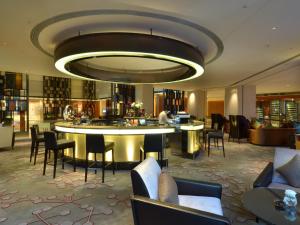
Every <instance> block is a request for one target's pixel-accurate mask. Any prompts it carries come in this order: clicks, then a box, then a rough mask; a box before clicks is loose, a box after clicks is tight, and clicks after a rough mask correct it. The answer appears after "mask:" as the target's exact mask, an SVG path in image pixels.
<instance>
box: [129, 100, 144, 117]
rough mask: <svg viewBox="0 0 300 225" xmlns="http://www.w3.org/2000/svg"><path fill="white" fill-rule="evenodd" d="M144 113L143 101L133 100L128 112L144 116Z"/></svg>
mask: <svg viewBox="0 0 300 225" xmlns="http://www.w3.org/2000/svg"><path fill="white" fill-rule="evenodd" d="M143 114H144V110H143V103H142V102H133V103H131V105H130V108H129V110H128V112H127V115H128V116H142V115H143Z"/></svg>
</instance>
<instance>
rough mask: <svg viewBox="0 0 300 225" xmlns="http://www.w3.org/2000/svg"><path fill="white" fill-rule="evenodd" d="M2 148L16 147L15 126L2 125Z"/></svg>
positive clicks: (0, 128) (0, 146) (0, 139)
mask: <svg viewBox="0 0 300 225" xmlns="http://www.w3.org/2000/svg"><path fill="white" fill-rule="evenodd" d="M0 137H1V138H0V148H7V147H11V148H13V147H14V128H13V127H12V126H7V127H0Z"/></svg>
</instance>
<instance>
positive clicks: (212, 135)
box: [207, 126, 225, 158]
mask: <svg viewBox="0 0 300 225" xmlns="http://www.w3.org/2000/svg"><path fill="white" fill-rule="evenodd" d="M210 139H213V140H214V142H215V144H216V141H217V148H219V142H218V140H219V139H221V140H222V148H223V156H224V158H225V149H224V126H223V127H222V130H218V131H214V132H209V133H208V134H207V141H208V157H209V154H210Z"/></svg>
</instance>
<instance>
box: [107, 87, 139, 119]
mask: <svg viewBox="0 0 300 225" xmlns="http://www.w3.org/2000/svg"><path fill="white" fill-rule="evenodd" d="M111 85H112V87H111V91H112V93H111V96H112V114H113V115H114V116H125V115H126V112H127V110H128V109H129V108H130V107H131V103H133V102H134V101H135V86H134V85H127V84H111Z"/></svg>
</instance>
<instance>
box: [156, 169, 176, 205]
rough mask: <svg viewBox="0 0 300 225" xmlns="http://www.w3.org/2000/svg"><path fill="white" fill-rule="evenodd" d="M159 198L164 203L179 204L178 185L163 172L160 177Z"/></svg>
mask: <svg viewBox="0 0 300 225" xmlns="http://www.w3.org/2000/svg"><path fill="white" fill-rule="evenodd" d="M158 196H159V200H160V201H162V202H169V203H174V204H178V203H179V201H178V188H177V184H176V182H175V180H174V179H173V177H171V176H170V175H169V174H168V173H167V172H162V173H161V174H160V176H159V185H158Z"/></svg>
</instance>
